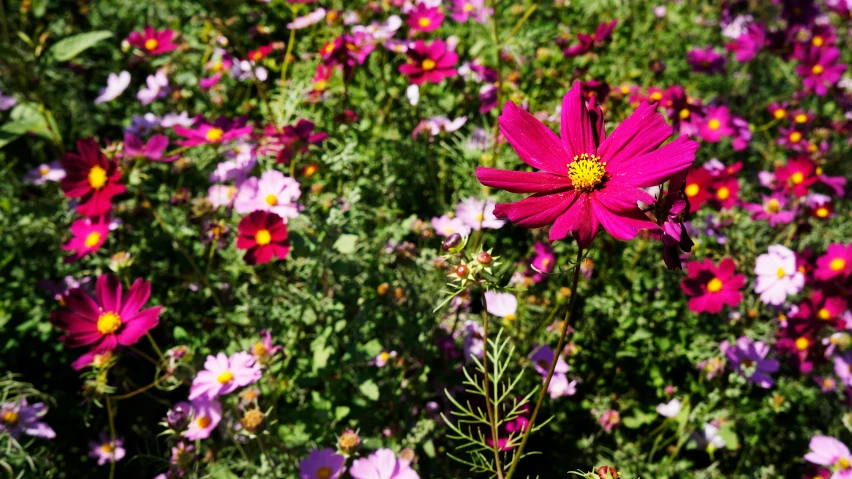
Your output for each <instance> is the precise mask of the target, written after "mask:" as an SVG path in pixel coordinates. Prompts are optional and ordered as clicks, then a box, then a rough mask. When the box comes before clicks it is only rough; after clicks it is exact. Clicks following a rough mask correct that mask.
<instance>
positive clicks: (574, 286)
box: [506, 248, 583, 479]
mask: <svg viewBox="0 0 852 479" xmlns="http://www.w3.org/2000/svg"><path fill="white" fill-rule="evenodd" d="M582 260H583V248H580V249H578V250H577V263H576V264H575V265H574V280H573V282H572V284H571V300H570V301H569V302H568V311H566V312H565V320H564V321H563V322H562V333H561V334H560V335H559V342H558V343H557V345H556V349H555V350H554V351H553V359H552V360H551V361H550V369H549V370H548V371H547V378H545V380H544V385H543V386H542V388H541V392H540V393H539V394H538V401H536V403H535V409H533V412H532V415H531V416H530V422H529V424H527V428H526V429H525V430H524V435H523V436H522V437H521V444H520V445H519V446H518V450H517V451H515V454H514V457H513V458H512V464H511V465H510V466H509V472H508V473H506V479H511V477H512V474H514V473H515V469H516V468H517V467H518V463H519V462H520V459H521V456H523V454H524V447H526V445H527V441H528V440H529V438H530V432H532V430H533V428H534V427H535V420H536V417H538V412H539V410H540V409H541V404H542V403H543V402H544V396H545V394H546V393H547V388H548V387H549V386H550V380H551V378H553V371H554V370H555V369H556V362H557V361H558V360H559V355H560V354H561V353H562V348H563V347H564V346H565V336H566V335H567V333H568V319H569V318H570V317H571V312H572V311H573V310H574V303H575V302H576V301H577V296H578V294H577V283H578V282H579V281H580V262H581V261H582Z"/></svg>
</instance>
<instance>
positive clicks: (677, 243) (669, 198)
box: [654, 168, 703, 270]
mask: <svg viewBox="0 0 852 479" xmlns="http://www.w3.org/2000/svg"><path fill="white" fill-rule="evenodd" d="M701 169H702V170H703V168H701ZM688 174H689V170H684V171H682V172H680V173H678V174H677V175H675V176H673V177H672V179H671V180H670V181H669V186H668V188H667V189H666V192H665V194H664V195H662V196H661V197H660V199H659V200H657V205H656V208H654V216H655V217H656V219H657V224H659V225H660V228H661V232H660V237H659V239H660V241H661V242H662V243H663V262H664V263H665V264H666V267H667V268H669V269H671V270H674V269H681V268H682V267H683V265H682V264H681V261H680V252H681V251H683V252H686V253H688V252H690V251H692V247H693V246H694V245H695V243H693V242H692V238H690V237H689V232H688V231H687V230H686V225H685V224H684V221H685V216H686V213H688V211H687V208H688V206H689V205H688V204H687V202H686V199H685V198H683V195H684V194H685V193H682V192H681V189H682V187H683V185H684V183H685V182H686V177H687V175H688Z"/></svg>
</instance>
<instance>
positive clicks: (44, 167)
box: [24, 160, 65, 185]
mask: <svg viewBox="0 0 852 479" xmlns="http://www.w3.org/2000/svg"><path fill="white" fill-rule="evenodd" d="M63 178H65V170H64V169H63V168H62V164H61V163H60V162H59V160H56V161H53V162H52V163H50V164H44V163H42V164H41V165H38V168H33V169H32V170H30V171H28V172H27V174H26V176H24V181H25V182H27V183H32V184H34V185H41V184H44V183H46V182H48V181H60V180H62V179H63Z"/></svg>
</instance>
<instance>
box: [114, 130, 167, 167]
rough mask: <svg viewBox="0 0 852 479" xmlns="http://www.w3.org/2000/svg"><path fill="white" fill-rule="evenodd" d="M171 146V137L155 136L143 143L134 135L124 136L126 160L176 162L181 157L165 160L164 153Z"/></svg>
mask: <svg viewBox="0 0 852 479" xmlns="http://www.w3.org/2000/svg"><path fill="white" fill-rule="evenodd" d="M168 146H169V137H167V136H166V135H154V136H152V137H151V138H149V139H148V142H147V143H143V142H142V139H141V138H139V137H138V136H136V135H134V134H133V133H125V134H124V151H123V152H122V156H124V158H147V159H149V160H151V161H159V162H164V163H168V162H171V161H175V160H177V159H178V158H179V155H175V156H170V157H168V158H163V152H164V151H165V150H166V148H167V147H168Z"/></svg>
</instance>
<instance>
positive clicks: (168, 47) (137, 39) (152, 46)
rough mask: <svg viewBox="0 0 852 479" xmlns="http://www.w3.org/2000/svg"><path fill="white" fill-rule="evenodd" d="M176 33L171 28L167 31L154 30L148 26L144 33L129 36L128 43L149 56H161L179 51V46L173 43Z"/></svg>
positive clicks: (133, 33)
mask: <svg viewBox="0 0 852 479" xmlns="http://www.w3.org/2000/svg"><path fill="white" fill-rule="evenodd" d="M174 36H175V32H174V30H172V29H171V28H166V29H165V30H159V31H156V30H154V27H152V26H151V25H148V26H146V27H145V30H144V31H142V32H132V33H131V34H130V35H128V36H127V42H128V43H130V44H131V45H133V46H134V47H136V48H138V49H140V50H142V51H143V52H145V53H146V54H147V55H152V56H153V55H160V54H162V53H167V52H170V51H172V50H175V49H177V47H178V46H177V44H175V43H173V42H172V40H173V39H174Z"/></svg>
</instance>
